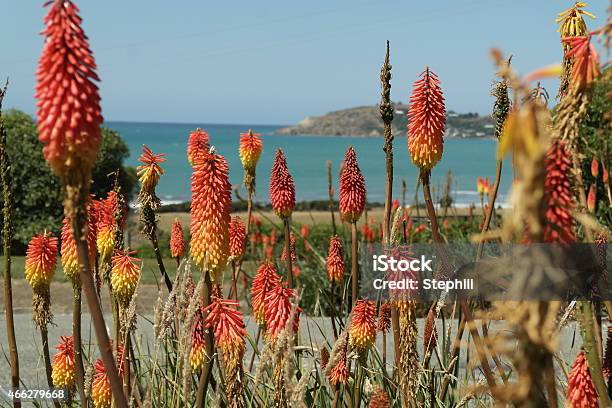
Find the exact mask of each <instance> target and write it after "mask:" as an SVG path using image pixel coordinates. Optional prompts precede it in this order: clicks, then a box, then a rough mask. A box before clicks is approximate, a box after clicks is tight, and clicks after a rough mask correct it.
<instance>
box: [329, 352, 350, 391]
mask: <svg viewBox="0 0 612 408" xmlns="http://www.w3.org/2000/svg"><path fill="white" fill-rule="evenodd" d="M340 353H341V355H340V358H339V359H338V361H337V362H336V365H335V366H333V367H332V369H331V370H329V376H328V377H329V383H330V384H331V385H332V386H334V387H335V386H337V385H340V384H346V383H347V382H348V379H349V372H348V367H347V365H346V350H342V351H340Z"/></svg>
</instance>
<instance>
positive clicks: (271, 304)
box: [264, 284, 299, 341]
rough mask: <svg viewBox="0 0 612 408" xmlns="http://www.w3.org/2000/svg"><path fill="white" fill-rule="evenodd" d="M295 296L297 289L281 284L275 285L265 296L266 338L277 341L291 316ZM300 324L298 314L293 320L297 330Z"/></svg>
mask: <svg viewBox="0 0 612 408" xmlns="http://www.w3.org/2000/svg"><path fill="white" fill-rule="evenodd" d="M293 298H295V290H293V289H289V288H287V287H284V286H283V285H281V284H278V285H276V286H275V287H273V288H272V289H271V290H270V292H268V294H267V295H266V297H265V300H264V305H265V315H266V338H267V339H268V341H275V340H276V339H277V338H278V335H279V333H280V332H281V331H282V330H283V329H284V328H285V326H286V325H287V322H288V320H289V317H290V316H291V309H292V304H291V300H292V299H293ZM298 325H299V321H298V318H297V316H296V318H295V321H294V322H293V329H294V330H295V331H297V328H298Z"/></svg>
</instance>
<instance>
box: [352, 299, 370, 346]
mask: <svg viewBox="0 0 612 408" xmlns="http://www.w3.org/2000/svg"><path fill="white" fill-rule="evenodd" d="M374 340H376V303H375V302H374V301H372V300H363V299H359V300H357V302H355V306H354V307H353V318H352V319H351V327H350V329H349V344H350V345H351V347H354V348H356V349H357V351H358V352H359V353H360V354H361V353H362V352H364V351H367V350H368V349H369V348H370V347H372V345H373V344H374Z"/></svg>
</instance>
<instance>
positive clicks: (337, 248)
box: [326, 235, 344, 282]
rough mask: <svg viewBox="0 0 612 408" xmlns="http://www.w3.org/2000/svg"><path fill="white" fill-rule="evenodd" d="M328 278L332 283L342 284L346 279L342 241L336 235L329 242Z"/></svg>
mask: <svg viewBox="0 0 612 408" xmlns="http://www.w3.org/2000/svg"><path fill="white" fill-rule="evenodd" d="M326 263H327V277H328V278H329V280H330V281H331V282H342V280H343V279H344V255H343V250H342V240H341V239H340V237H339V236H338V235H334V236H333V237H332V238H331V239H330V241H329V250H328V252H327V262H326Z"/></svg>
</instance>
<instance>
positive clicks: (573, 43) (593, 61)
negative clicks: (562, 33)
mask: <svg viewBox="0 0 612 408" xmlns="http://www.w3.org/2000/svg"><path fill="white" fill-rule="evenodd" d="M563 42H564V43H565V44H568V45H569V46H570V47H571V49H570V50H569V51H568V52H566V53H565V58H566V59H570V58H571V59H572V60H573V65H572V85H574V86H576V87H578V89H584V88H585V87H586V86H588V85H590V84H591V83H592V82H593V81H594V80H595V78H597V77H598V76H599V73H600V72H599V56H598V55H597V51H596V50H595V47H594V46H593V44H591V36H590V35H588V36H580V37H565V38H563Z"/></svg>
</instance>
